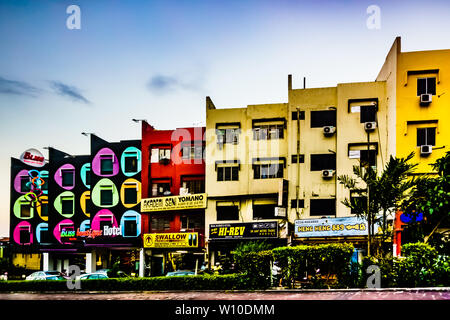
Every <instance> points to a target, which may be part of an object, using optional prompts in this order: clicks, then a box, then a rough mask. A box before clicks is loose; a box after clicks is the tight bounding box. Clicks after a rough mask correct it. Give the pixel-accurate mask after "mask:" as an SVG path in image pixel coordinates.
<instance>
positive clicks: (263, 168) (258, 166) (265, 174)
mask: <svg viewBox="0 0 450 320" xmlns="http://www.w3.org/2000/svg"><path fill="white" fill-rule="evenodd" d="M285 162H286V159H284V158H265V159H264V158H256V159H253V179H273V178H283V169H284V164H285Z"/></svg>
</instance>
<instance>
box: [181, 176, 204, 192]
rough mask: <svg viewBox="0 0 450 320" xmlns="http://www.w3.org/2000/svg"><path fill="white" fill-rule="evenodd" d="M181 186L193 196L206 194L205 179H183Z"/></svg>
mask: <svg viewBox="0 0 450 320" xmlns="http://www.w3.org/2000/svg"><path fill="white" fill-rule="evenodd" d="M181 185H182V186H183V188H185V189H188V192H189V193H191V194H195V193H204V192H205V179H189V178H182V179H181Z"/></svg>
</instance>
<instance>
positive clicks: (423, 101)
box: [420, 93, 433, 106]
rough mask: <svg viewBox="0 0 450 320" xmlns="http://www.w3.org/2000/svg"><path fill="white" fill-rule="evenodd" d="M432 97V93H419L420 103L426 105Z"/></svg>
mask: <svg viewBox="0 0 450 320" xmlns="http://www.w3.org/2000/svg"><path fill="white" fill-rule="evenodd" d="M432 99H433V95H432V94H429V93H425V94H421V95H420V105H421V106H428V105H429V104H430V103H431V100H432Z"/></svg>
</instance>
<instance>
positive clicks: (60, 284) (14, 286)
mask: <svg viewBox="0 0 450 320" xmlns="http://www.w3.org/2000/svg"><path fill="white" fill-rule="evenodd" d="M251 285H252V283H251V281H249V279H248V278H247V277H246V276H245V275H241V274H230V275H219V276H210V275H205V276H185V277H152V278H131V279H102V280H83V281H81V290H82V291H152V290H183V291H187V290H249V289H257V288H253V287H252V286H251ZM13 291H37V292H43V291H72V290H70V289H68V287H67V282H66V281H62V280H61V281H58V280H53V281H0V292H13Z"/></svg>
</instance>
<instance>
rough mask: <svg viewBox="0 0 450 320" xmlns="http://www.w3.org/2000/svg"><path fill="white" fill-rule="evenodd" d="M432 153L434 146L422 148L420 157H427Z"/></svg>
mask: <svg viewBox="0 0 450 320" xmlns="http://www.w3.org/2000/svg"><path fill="white" fill-rule="evenodd" d="M432 151H433V146H430V145H423V146H420V155H421V156H427V155H429V154H431V152H432Z"/></svg>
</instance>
